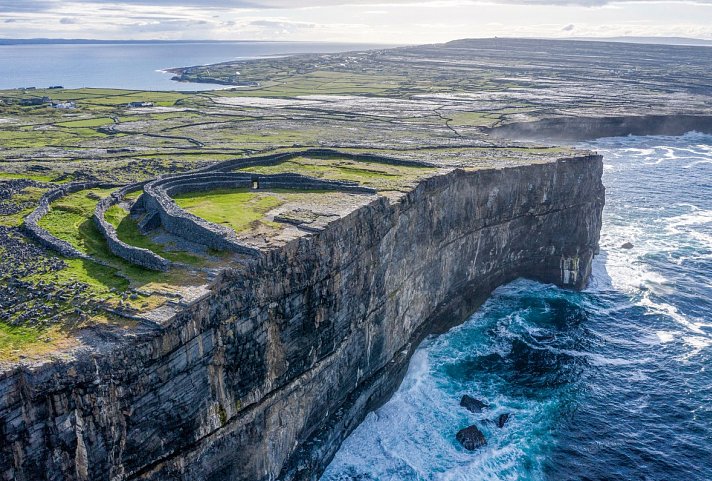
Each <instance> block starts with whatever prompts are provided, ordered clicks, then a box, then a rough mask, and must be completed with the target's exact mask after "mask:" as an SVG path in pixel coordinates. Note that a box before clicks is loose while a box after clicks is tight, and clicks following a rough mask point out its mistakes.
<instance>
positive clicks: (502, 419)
mask: <svg viewBox="0 0 712 481" xmlns="http://www.w3.org/2000/svg"><path fill="white" fill-rule="evenodd" d="M507 421H509V413H504V414H500V415H499V419H497V427H498V428H503V427H504V425H505V424H507Z"/></svg>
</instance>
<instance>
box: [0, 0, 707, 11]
mask: <svg viewBox="0 0 712 481" xmlns="http://www.w3.org/2000/svg"><path fill="white" fill-rule="evenodd" d="M658 1H661V0H658ZM663 1H665V0H663ZM650 2H651V0H458V1H457V2H454V3H459V4H476V3H487V4H501V5H523V6H536V5H539V6H556V5H560V6H584V7H597V6H602V5H607V4H610V3H650ZM666 2H667V3H687V4H690V3H693V4H702V5H712V0H666ZM62 3H72V4H75V5H81V4H93V5H99V4H106V5H123V6H131V5H136V6H138V5H141V6H155V7H200V8H209V9H223V10H224V9H240V8H242V9H285V10H295V9H303V8H313V7H334V6H343V5H363V6H369V5H371V6H372V5H379V6H381V5H382V6H393V5H433V6H438V5H440V4H448V3H453V2H452V1H450V2H448V1H443V0H300V1H299V2H295V1H294V0H73V1H72V2H65V1H62V0H0V12H6V13H7V12H41V11H47V10H51V9H52V8H56V7H59V6H60V5H61V4H62Z"/></svg>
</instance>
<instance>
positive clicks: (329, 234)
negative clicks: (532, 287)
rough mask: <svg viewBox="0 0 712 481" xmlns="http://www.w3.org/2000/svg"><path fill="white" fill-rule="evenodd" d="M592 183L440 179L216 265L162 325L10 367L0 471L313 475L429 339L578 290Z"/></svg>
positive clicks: (599, 194) (511, 176) (573, 177)
mask: <svg viewBox="0 0 712 481" xmlns="http://www.w3.org/2000/svg"><path fill="white" fill-rule="evenodd" d="M601 173H602V162H601V158H600V157H598V156H582V157H578V158H571V159H562V160H559V161H556V162H550V163H543V164H535V165H522V166H519V167H513V168H506V169H488V170H475V171H464V170H459V169H457V170H453V171H451V172H449V173H446V174H441V175H436V176H433V177H430V178H428V179H426V180H424V181H422V182H420V183H419V184H418V186H417V187H416V188H415V189H414V190H413V191H411V192H409V193H407V194H403V195H402V196H401V197H400V198H398V199H395V198H390V199H389V198H386V197H377V198H374V200H373V201H372V202H371V203H370V204H368V205H366V206H365V207H362V208H359V209H357V210H355V211H354V212H352V213H351V214H350V215H348V216H346V217H344V218H342V219H340V220H338V221H334V222H332V223H331V224H329V225H328V226H327V228H326V229H325V230H324V231H322V232H320V233H318V234H315V235H311V236H305V237H300V238H298V239H295V240H294V241H292V242H290V243H288V244H287V245H285V246H284V247H283V248H280V249H277V250H274V251H270V252H269V253H267V254H264V255H262V256H260V257H259V258H256V259H253V260H249V261H246V263H245V265H244V266H242V268H241V269H239V270H237V269H235V270H227V271H225V272H223V273H222V274H221V275H220V276H219V277H218V278H217V279H216V280H215V282H214V284H213V285H212V290H211V292H210V294H209V295H206V296H204V297H202V298H201V299H199V300H197V301H195V302H193V303H191V304H190V305H187V306H185V307H184V308H183V309H182V310H180V311H179V312H178V313H177V314H176V315H175V316H174V317H173V318H171V319H170V321H168V322H166V323H164V324H162V325H161V326H158V327H156V326H154V327H153V328H149V327H148V326H145V327H142V326H139V327H137V328H136V329H135V330H133V331H132V334H131V336H125V335H124V336H121V337H118V338H117V337H114V336H111V335H109V334H108V333H103V331H97V332H98V333H99V334H96V335H90V334H89V333H88V334H87V336H86V339H85V343H86V344H87V346H88V347H87V348H86V349H85V350H83V351H78V352H76V353H75V358H73V359H67V360H57V361H54V362H51V363H49V362H48V363H46V364H44V365H40V366H35V367H15V368H13V369H11V370H8V371H6V372H4V373H3V374H2V375H1V376H0V393H1V394H0V419H2V430H1V431H0V437H1V438H2V443H1V444H0V445H1V446H2V447H1V448H0V473H1V476H2V478H3V479H14V480H18V481H26V480H50V479H52V480H55V479H57V480H58V479H64V480H101V479H111V480H123V479H132V480H138V479H141V480H166V479H174V480H194V479H201V480H245V481H248V480H249V481H262V480H264V481H266V480H275V479H283V480H314V479H317V478H318V476H319V474H320V473H321V472H322V470H323V469H324V467H325V466H326V464H327V463H328V461H329V460H330V459H331V457H332V456H333V454H334V453H335V452H336V450H337V449H338V447H339V445H340V443H341V441H342V440H343V439H344V437H345V436H347V435H348V433H349V432H350V431H351V430H352V429H353V428H354V427H355V426H357V425H358V423H359V422H360V421H361V420H362V419H363V417H364V416H365V415H366V413H367V412H368V411H369V410H370V409H373V408H374V407H377V406H378V405H379V404H380V403H382V402H383V401H384V400H385V399H387V398H388V396H390V394H391V393H392V392H393V391H394V390H395V389H396V388H397V386H398V384H399V383H400V380H401V378H402V375H403V373H404V370H405V367H406V366H407V363H408V359H409V357H410V355H411V353H412V352H413V349H414V348H415V347H416V346H417V345H418V343H419V342H420V340H421V339H422V338H423V337H424V336H425V335H426V334H427V333H428V332H430V331H432V330H433V329H441V328H443V327H445V326H448V325H452V324H455V323H458V322H461V321H462V320H463V319H464V318H466V316H467V315H469V314H470V313H471V312H472V310H473V309H474V307H475V306H476V305H477V304H478V302H480V301H481V300H482V299H483V298H484V297H485V296H487V295H488V294H489V292H490V291H491V290H492V289H493V288H495V287H496V286H498V285H500V284H502V283H503V282H506V281H508V280H511V279H514V278H516V277H519V276H524V277H529V278H534V279H539V280H542V281H545V282H553V283H557V284H559V285H567V286H569V287H573V288H581V287H583V286H584V285H585V282H586V279H587V277H588V274H589V271H590V266H591V259H592V257H593V254H594V252H595V251H596V249H597V245H598V236H599V230H600V226H601V210H602V207H603V202H604V190H603V186H602V184H601ZM574 274H575V275H574ZM102 333H103V334H102Z"/></svg>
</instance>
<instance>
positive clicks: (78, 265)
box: [40, 189, 197, 294]
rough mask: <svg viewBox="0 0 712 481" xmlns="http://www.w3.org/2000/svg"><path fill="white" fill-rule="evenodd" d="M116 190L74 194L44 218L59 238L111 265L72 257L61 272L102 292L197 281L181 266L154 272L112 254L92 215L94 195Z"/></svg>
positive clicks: (42, 220)
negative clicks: (187, 274)
mask: <svg viewBox="0 0 712 481" xmlns="http://www.w3.org/2000/svg"><path fill="white" fill-rule="evenodd" d="M112 190H113V189H90V190H86V191H80V192H75V193H74V194H70V195H68V196H66V197H64V198H62V199H59V200H58V201H56V202H54V203H53V204H52V206H51V210H50V212H49V213H48V214H47V215H46V216H44V217H43V218H42V219H41V220H40V226H41V227H43V228H45V229H47V231H48V232H50V233H51V234H52V235H54V236H55V237H57V238H59V239H62V240H64V241H67V242H69V243H70V244H71V245H73V246H74V247H76V248H77V249H78V250H79V251H81V252H84V253H86V254H88V255H90V256H92V257H93V258H95V259H98V260H100V261H102V262H104V263H105V264H107V265H106V266H105V265H101V264H99V263H96V262H93V261H85V260H68V261H67V263H68V264H69V267H68V268H67V269H64V270H63V271H61V272H63V273H64V275H69V276H75V277H77V279H79V280H82V281H83V282H86V283H87V284H89V285H90V286H91V287H93V288H94V289H95V291H96V292H97V293H98V294H101V293H103V292H105V291H108V290H110V289H116V290H125V289H127V288H128V287H129V286H131V287H145V286H149V285H151V286H164V287H168V288H170V286H182V285H191V283H192V282H193V281H194V280H197V279H190V278H188V277H186V276H185V273H184V272H182V271H180V270H179V269H171V270H169V271H168V272H155V271H150V270H147V269H144V268H141V267H138V266H135V265H132V264H129V263H128V262H126V261H124V260H123V259H121V258H120V257H117V256H115V255H113V254H112V253H111V251H110V250H109V247H108V245H107V244H106V240H105V239H104V237H103V236H102V235H101V233H100V232H99V230H98V229H97V228H96V225H94V221H93V220H92V218H91V217H92V215H93V213H94V209H95V208H96V203H97V200H96V199H94V198H92V197H94V196H98V197H105V196H107V195H109V193H111V191H112ZM127 279H128V280H127ZM129 281H130V282H129Z"/></svg>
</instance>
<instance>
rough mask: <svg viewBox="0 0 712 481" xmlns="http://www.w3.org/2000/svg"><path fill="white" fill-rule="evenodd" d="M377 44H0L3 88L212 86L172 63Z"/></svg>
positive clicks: (343, 49) (341, 49)
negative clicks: (181, 73)
mask: <svg viewBox="0 0 712 481" xmlns="http://www.w3.org/2000/svg"><path fill="white" fill-rule="evenodd" d="M376 47H378V46H377V45H364V44H346V43H323V42H220V43H191V42H185V43H150V42H148V43H131V44H64V45H59V44H46V45H0V65H1V66H2V67H0V72H1V73H0V89H12V88H19V87H37V88H40V87H49V86H50V85H61V86H63V87H66V88H81V87H101V88H121V89H137V90H184V91H185V90H208V89H211V88H224V87H225V86H224V85H210V84H191V83H179V82H174V81H172V80H171V77H172V76H173V75H172V74H169V73H164V72H161V70H162V69H166V68H171V67H187V66H192V65H206V64H211V63H218V62H227V61H229V60H239V59H250V58H260V57H268V56H273V55H287V54H295V53H334V52H346V51H350V50H364V49H367V48H376Z"/></svg>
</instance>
